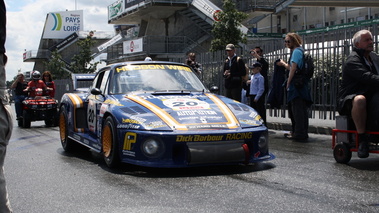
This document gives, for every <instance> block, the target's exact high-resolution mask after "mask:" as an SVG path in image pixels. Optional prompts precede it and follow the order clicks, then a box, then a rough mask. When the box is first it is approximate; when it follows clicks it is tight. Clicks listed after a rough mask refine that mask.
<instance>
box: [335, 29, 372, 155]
mask: <svg viewBox="0 0 379 213" xmlns="http://www.w3.org/2000/svg"><path fill="white" fill-rule="evenodd" d="M352 43H353V51H352V52H351V53H350V55H349V56H348V57H347V59H346V63H345V65H344V66H343V68H342V83H341V89H340V92H339V99H338V100H339V101H338V102H339V103H338V112H339V113H340V115H348V116H351V117H352V119H353V121H354V124H355V127H356V130H357V132H358V137H359V142H360V143H359V148H358V157H360V158H367V157H368V156H369V142H368V135H366V134H365V132H366V130H367V128H366V125H367V123H366V122H367V121H370V122H371V123H369V124H372V125H370V127H371V128H372V129H373V130H374V131H378V121H379V119H378V118H379V116H378V114H379V113H378V104H379V93H378V91H379V75H378V72H379V56H378V55H377V54H376V53H375V52H373V50H374V42H373V36H372V34H371V32H370V31H368V30H360V31H358V32H357V33H355V35H354V36H353V39H352ZM368 118H372V119H368Z"/></svg>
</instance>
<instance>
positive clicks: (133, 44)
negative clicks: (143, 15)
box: [123, 38, 143, 54]
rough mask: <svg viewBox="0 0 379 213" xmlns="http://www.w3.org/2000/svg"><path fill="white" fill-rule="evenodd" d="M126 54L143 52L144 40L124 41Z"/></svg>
mask: <svg viewBox="0 0 379 213" xmlns="http://www.w3.org/2000/svg"><path fill="white" fill-rule="evenodd" d="M123 46H124V54H128V53H137V52H142V51H143V40H142V38H139V39H135V40H129V41H124V43H123Z"/></svg>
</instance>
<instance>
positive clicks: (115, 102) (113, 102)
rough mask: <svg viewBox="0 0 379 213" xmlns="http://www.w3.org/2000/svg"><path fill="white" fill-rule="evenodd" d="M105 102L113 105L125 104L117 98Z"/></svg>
mask: <svg viewBox="0 0 379 213" xmlns="http://www.w3.org/2000/svg"><path fill="white" fill-rule="evenodd" d="M103 103H104V104H112V105H116V106H124V105H122V104H121V103H120V102H118V101H117V100H113V99H107V100H105V101H104V102H103Z"/></svg>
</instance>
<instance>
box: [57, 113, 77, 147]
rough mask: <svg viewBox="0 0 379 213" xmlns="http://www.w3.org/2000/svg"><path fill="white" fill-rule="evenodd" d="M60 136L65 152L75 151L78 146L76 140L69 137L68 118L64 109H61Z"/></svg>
mask: <svg viewBox="0 0 379 213" xmlns="http://www.w3.org/2000/svg"><path fill="white" fill-rule="evenodd" d="M59 135H60V138H61V144H62V147H63V149H64V151H66V152H71V151H74V150H75V148H76V145H77V144H76V142H75V141H74V140H72V139H70V138H69V137H68V116H67V112H66V110H65V109H64V107H62V108H61V111H60V113H59Z"/></svg>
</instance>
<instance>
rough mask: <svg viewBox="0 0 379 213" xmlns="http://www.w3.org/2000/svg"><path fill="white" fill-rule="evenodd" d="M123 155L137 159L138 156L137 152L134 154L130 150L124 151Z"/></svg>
mask: <svg viewBox="0 0 379 213" xmlns="http://www.w3.org/2000/svg"><path fill="white" fill-rule="evenodd" d="M122 154H123V155H125V156H131V157H135V156H136V153H135V152H132V151H129V150H122Z"/></svg>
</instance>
